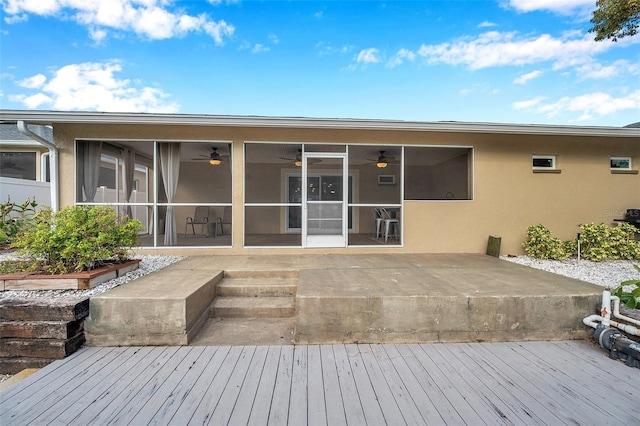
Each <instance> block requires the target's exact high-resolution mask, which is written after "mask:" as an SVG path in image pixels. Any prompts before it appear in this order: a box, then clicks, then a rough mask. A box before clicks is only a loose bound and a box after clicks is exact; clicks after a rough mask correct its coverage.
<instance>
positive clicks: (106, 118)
mask: <svg viewBox="0 0 640 426" xmlns="http://www.w3.org/2000/svg"><path fill="white" fill-rule="evenodd" d="M19 120H24V121H26V122H28V123H30V124H44V125H55V124H62V123H70V124H153V125H181V126H220V127H273V128H299V129H344V130H400V131H419V132H449V133H451V132H453V133H494V134H521V135H566V136H599V137H607V136H609V137H632V138H633V137H635V138H639V141H640V128H633V127H605V126H559V125H538V124H500V123H467V122H454V121H451V122H450V121H440V122H428V121H426V122H422V121H401V120H371V119H342V118H304V117H262V116H230V115H203V114H149V113H103V112H59V111H34V110H31V111H19V110H0V122H16V121H19Z"/></svg>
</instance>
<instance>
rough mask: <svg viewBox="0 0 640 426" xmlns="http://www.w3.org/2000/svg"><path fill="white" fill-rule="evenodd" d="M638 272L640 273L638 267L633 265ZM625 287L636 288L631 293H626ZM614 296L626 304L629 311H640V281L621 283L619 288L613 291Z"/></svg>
mask: <svg viewBox="0 0 640 426" xmlns="http://www.w3.org/2000/svg"><path fill="white" fill-rule="evenodd" d="M633 267H634V268H636V271H638V272H640V267H638V265H633ZM625 286H636V288H635V289H633V290H631V291H624V287H625ZM611 294H612V295H613V296H618V297H619V298H620V301H621V302H622V303H624V304H625V305H626V306H627V308H629V309H640V301H639V300H638V299H639V298H640V280H628V281H623V282H621V283H620V285H619V286H618V287H616V288H615V289H614V290H612V291H611Z"/></svg>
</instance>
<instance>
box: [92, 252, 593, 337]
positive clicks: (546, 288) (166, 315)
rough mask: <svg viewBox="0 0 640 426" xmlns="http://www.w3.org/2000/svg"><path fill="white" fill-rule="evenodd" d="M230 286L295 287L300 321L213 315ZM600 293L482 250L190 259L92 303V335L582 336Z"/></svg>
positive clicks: (296, 316) (295, 306)
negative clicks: (279, 284)
mask: <svg viewBox="0 0 640 426" xmlns="http://www.w3.org/2000/svg"><path fill="white" fill-rule="evenodd" d="M234 279H235V280H240V281H242V282H243V283H244V282H245V281H247V280H255V281H256V282H258V283H259V284H257V285H256V286H254V287H260V286H261V285H266V286H269V285H271V284H272V283H270V281H273V280H276V281H283V280H286V281H293V282H295V283H296V284H297V288H296V290H294V291H293V295H291V296H290V297H291V300H292V301H291V302H290V303H291V304H293V309H294V315H293V317H292V318H288V319H283V320H282V321H277V320H272V319H268V320H267V319H264V318H262V319H261V318H257V319H256V320H255V322H253V323H252V322H251V321H250V320H248V319H246V318H244V319H242V320H240V319H237V320H236V319H233V318H230V319H225V320H220V319H219V318H216V315H214V311H216V303H218V302H216V300H217V299H221V297H220V295H218V294H217V292H218V291H219V289H220V288H221V286H223V285H224V283H225V282H226V281H227V280H234ZM245 284H246V283H245ZM254 291H258V290H254ZM601 292H602V288H601V287H598V286H596V285H592V284H589V283H585V282H582V281H578V280H575V279H571V278H566V277H562V276H559V275H555V274H551V273H548V272H544V271H540V270H536V269H532V268H528V267H524V266H520V265H516V264H513V263H510V262H506V261H503V260H500V259H497V258H493V257H490V256H485V255H477V254H397V255H395V254H374V255H371V254H366V255H314V254H301V255H297V256H269V255H255V256H194V257H189V258H187V259H185V260H184V261H182V262H179V263H176V264H173V265H171V266H169V267H167V268H165V269H163V270H161V271H158V272H156V273H153V274H151V275H148V276H145V277H142V278H140V279H138V280H135V281H133V282H130V283H128V284H126V285H123V286H120V287H118V288H116V289H114V290H111V291H109V292H107V293H104V294H102V295H100V296H97V297H93V298H92V299H91V318H90V320H89V321H87V322H86V331H87V338H88V343H89V344H90V345H99V346H108V345H125V346H126V345H187V344H193V343H197V344H208V345H220V344H291V343H298V344H304V343H308V344H327V343H360V342H364V343H414V342H474V341H525V340H564V339H582V338H587V337H589V336H590V335H591V332H592V331H591V330H590V329H588V328H587V327H585V326H584V325H583V324H582V318H583V317H585V316H586V315H589V314H591V313H594V312H596V311H597V309H598V306H599V302H600V297H601ZM258 295H259V294H253V295H252V298H255V299H256V300H257V299H258V297H257V296H258ZM274 299H278V298H274ZM287 303H289V302H287ZM221 309H222V308H218V310H221ZM289 310H291V308H289ZM232 316H233V315H232ZM256 316H263V315H262V314H260V315H256ZM234 321H243V324H244V325H240V323H238V322H234ZM269 321H275V323H277V324H278V325H277V327H280V328H278V329H277V330H276V331H275V332H274V333H273V335H270V334H269V332H268V331H267V330H265V328H264V327H265V324H267V323H269ZM252 324H253V325H252ZM259 326H260V327H263V328H262V329H260V328H259ZM240 330H248V332H249V333H251V330H253V333H254V335H255V337H253V338H249V339H247V338H246V336H244V337H243V336H242V335H241V333H239V331H240ZM199 333H200V334H199ZM287 333H288V336H287ZM260 338H267V340H266V341H264V340H260Z"/></svg>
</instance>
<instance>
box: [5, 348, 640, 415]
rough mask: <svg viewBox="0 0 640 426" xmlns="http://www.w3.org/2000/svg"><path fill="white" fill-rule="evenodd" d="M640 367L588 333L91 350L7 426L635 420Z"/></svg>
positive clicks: (27, 396) (30, 385)
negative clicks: (542, 338) (578, 337)
mask: <svg viewBox="0 0 640 426" xmlns="http://www.w3.org/2000/svg"><path fill="white" fill-rule="evenodd" d="M639 375H640V373H639V371H638V369H635V368H630V367H627V366H625V365H624V364H623V363H622V362H620V361H615V360H611V359H609V358H608V356H607V353H606V352H605V351H604V350H600V349H599V348H598V347H595V346H594V345H593V344H591V343H590V342H580V341H571V342H515V343H456V344H433V345H428V344H409V345H405V344H394V345H381V344H374V345H366V344H350V345H322V346H271V347H267V346H257V347H256V346H246V347H243V346H234V347H229V346H220V347H213V346H212V347H204V346H202V347H143V348H139V347H138V348H134V347H132V348H86V349H82V350H81V351H79V352H78V354H77V355H74V356H72V357H68V358H66V359H64V360H60V361H56V362H54V363H52V364H50V365H49V366H47V367H45V368H43V369H42V370H40V371H38V372H37V373H35V374H33V375H32V376H30V377H28V378H26V379H25V380H23V381H21V382H19V383H17V384H15V385H14V386H12V387H11V388H9V389H7V390H5V391H3V392H0V424H2V425H4V424H7V425H9V424H10V425H18V426H20V425H29V424H32V425H40V424H52V425H57V424H68V425H86V424H135V425H147V424H160V425H164V424H176V425H185V424H190V425H191V424H212V425H218V424H233V425H244V424H252V425H265V424H271V425H287V424H289V425H309V424H325V425H334V424H336V425H337V424H347V425H365V424H369V425H379V424H393V425H396V424H411V425H414V424H418V425H419V424H430V425H431V424H434V425H437V424H456V425H458V424H470V425H471V424H472V425H479V424H488V425H495V424H527V425H530V424H559V425H562V424H565V425H576V424H577V425H586V424H640V404H639V403H638V402H639V401H640V389H639V388H638V386H637V378H638V377H639ZM603 389H604V391H603Z"/></svg>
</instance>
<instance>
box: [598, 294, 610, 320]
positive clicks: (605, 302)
mask: <svg viewBox="0 0 640 426" xmlns="http://www.w3.org/2000/svg"><path fill="white" fill-rule="evenodd" d="M600 315H601V316H602V324H604V325H609V320H610V319H611V292H610V291H609V290H605V291H603V292H602V305H601V308H600Z"/></svg>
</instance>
